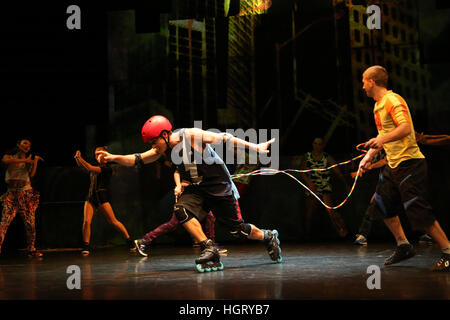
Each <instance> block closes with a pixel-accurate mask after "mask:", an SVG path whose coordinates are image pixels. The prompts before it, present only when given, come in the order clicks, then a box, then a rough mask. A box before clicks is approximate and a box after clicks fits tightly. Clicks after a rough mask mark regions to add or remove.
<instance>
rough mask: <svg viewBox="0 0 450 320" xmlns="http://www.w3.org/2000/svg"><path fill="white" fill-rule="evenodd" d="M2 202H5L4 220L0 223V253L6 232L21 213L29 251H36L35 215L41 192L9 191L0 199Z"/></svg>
mask: <svg viewBox="0 0 450 320" xmlns="http://www.w3.org/2000/svg"><path fill="white" fill-rule="evenodd" d="M0 202H3V211H2V220H1V222H0V251H1V248H2V244H3V240H4V239H5V235H6V231H7V230H8V227H9V225H10V223H11V221H13V219H14V218H15V216H16V214H17V213H19V215H20V217H21V218H22V220H23V223H24V225H25V231H26V234H27V244H28V250H29V251H34V250H36V249H35V247H34V243H35V241H36V228H35V219H34V213H35V212H36V209H37V207H38V205H39V192H37V191H35V190H25V191H7V192H6V193H5V194H3V195H2V196H1V197H0Z"/></svg>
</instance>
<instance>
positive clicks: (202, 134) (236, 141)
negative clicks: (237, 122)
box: [186, 128, 275, 153]
mask: <svg viewBox="0 0 450 320" xmlns="http://www.w3.org/2000/svg"><path fill="white" fill-rule="evenodd" d="M186 135H187V136H189V137H191V142H192V143H193V145H195V142H197V141H198V142H201V143H202V144H207V143H216V144H218V143H221V142H228V143H230V144H233V145H236V146H237V147H241V148H248V149H252V150H255V151H257V152H260V153H269V150H268V149H269V146H270V145H271V144H272V143H273V142H274V141H275V138H273V139H271V140H269V141H266V142H263V143H259V144H256V143H251V142H248V141H245V140H243V139H240V138H237V137H235V136H233V135H231V134H229V133H224V132H220V133H215V132H211V131H204V130H201V129H198V128H191V129H187V130H186Z"/></svg>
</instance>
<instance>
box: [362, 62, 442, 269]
mask: <svg viewBox="0 0 450 320" xmlns="http://www.w3.org/2000/svg"><path fill="white" fill-rule="evenodd" d="M388 78H389V75H388V73H387V71H386V69H385V68H383V67H381V66H372V67H370V68H368V69H367V70H366V71H364V73H363V79H362V81H363V89H364V91H365V92H366V94H367V96H368V97H371V98H373V99H374V100H375V107H374V110H373V112H374V117H375V123H376V126H377V129H378V136H377V137H375V138H372V139H370V140H369V141H367V142H366V143H365V147H369V148H371V149H370V150H369V151H368V152H367V154H366V156H365V157H364V158H363V159H362V160H361V162H360V164H359V167H360V168H361V170H362V171H363V172H364V171H366V170H368V169H369V166H370V164H371V160H372V158H373V157H374V155H375V154H377V153H378V152H379V151H380V150H381V148H383V149H384V150H385V152H386V159H387V162H388V163H387V164H388V165H387V166H385V167H384V169H383V171H382V173H381V174H380V179H379V181H378V184H377V187H376V192H375V195H374V200H375V203H376V205H375V206H374V209H373V215H374V216H379V217H382V218H383V219H384V222H385V224H386V225H387V227H388V228H389V230H390V231H391V232H392V234H393V235H394V237H395V239H396V241H397V248H396V250H395V252H394V254H392V256H390V257H389V258H388V259H387V260H386V261H385V264H386V265H389V264H393V263H397V262H400V261H402V260H405V259H408V258H411V257H413V256H414V255H415V252H414V248H413V246H412V245H411V244H410V243H409V242H408V240H407V238H406V236H405V233H404V231H403V228H402V226H401V224H400V219H399V218H398V214H399V213H400V212H402V211H404V212H405V213H406V216H407V217H408V219H409V221H410V223H411V226H412V228H413V229H415V230H420V229H425V230H426V231H427V233H428V234H429V235H430V236H431V237H432V238H433V239H434V240H435V241H436V242H437V243H438V245H439V246H440V248H441V250H442V257H441V259H440V260H439V261H438V262H437V263H436V264H434V265H433V266H432V267H431V268H430V270H432V271H447V272H449V271H450V266H449V265H450V243H449V241H448V238H447V236H446V234H445V232H444V231H443V230H442V228H441V226H440V225H439V222H438V221H437V220H436V218H435V217H434V215H433V212H432V208H431V205H430V204H429V203H428V201H427V200H426V199H425V194H426V191H427V190H426V189H427V188H426V186H427V164H426V160H425V157H424V156H423V154H422V152H420V149H419V147H418V145H417V142H416V138H415V132H414V125H413V121H412V118H411V114H410V112H409V108H408V105H407V103H406V102H405V100H404V99H403V98H402V97H401V96H400V95H398V94H396V93H394V92H392V90H388V89H387V83H388Z"/></svg>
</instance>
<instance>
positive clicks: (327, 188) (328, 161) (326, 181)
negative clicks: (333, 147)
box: [300, 138, 349, 239]
mask: <svg viewBox="0 0 450 320" xmlns="http://www.w3.org/2000/svg"><path fill="white" fill-rule="evenodd" d="M312 147H313V149H312V151H311V152H307V153H306V154H305V155H304V156H303V157H302V159H301V163H300V169H301V170H306V169H324V168H327V167H329V166H332V165H334V164H335V163H336V162H335V161H334V159H333V157H332V156H330V155H329V154H328V153H326V152H325V151H324V150H325V143H324V141H323V139H322V138H315V139H314V141H313V143H312ZM332 170H333V172H334V173H335V175H336V176H337V177H338V178H339V179H340V180H341V181H342V183H343V184H344V186H345V188H346V190H349V187H348V185H347V181H346V180H345V178H344V176H343V175H342V173H341V171H340V170H339V169H338V168H337V167H335V168H333V169H332ZM300 176H301V177H302V179H303V181H305V182H306V184H307V185H308V188H309V189H311V191H312V192H314V193H315V194H317V195H318V196H319V197H320V198H321V199H322V201H323V202H324V203H325V204H327V205H328V206H330V207H331V206H333V204H332V199H331V193H332V191H333V188H332V185H331V175H330V172H329V171H312V172H308V173H300ZM317 204H318V202H317V199H315V198H314V197H313V196H312V195H311V193H310V192H308V191H306V211H305V238H306V239H310V237H311V228H312V215H313V213H314V211H315V210H316V208H317ZM326 210H327V213H328V216H329V217H330V220H331V222H332V223H333V225H334V227H335V229H336V231H337V233H338V235H339V236H340V237H341V238H345V237H346V236H347V235H348V230H347V227H346V225H345V222H344V219H343V218H342V216H341V215H340V213H339V212H338V211H336V210H332V209H328V208H326Z"/></svg>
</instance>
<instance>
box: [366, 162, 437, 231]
mask: <svg viewBox="0 0 450 320" xmlns="http://www.w3.org/2000/svg"><path fill="white" fill-rule="evenodd" d="M427 183H428V182H427V163H426V160H425V159H410V160H406V161H403V162H401V163H400V164H399V165H398V167H396V168H394V169H393V168H391V167H389V166H388V165H386V166H385V167H384V169H383V171H382V172H381V173H380V178H379V180H378V184H377V187H376V191H375V195H374V205H371V206H370V213H369V214H370V216H371V218H372V219H377V218H383V219H385V218H392V217H395V216H397V215H399V214H400V213H402V212H405V213H406V216H407V217H408V219H409V222H410V223H411V227H412V228H413V229H414V230H420V229H423V228H424V227H427V226H430V225H431V224H433V223H434V221H435V220H436V218H435V216H434V214H433V209H432V207H431V205H430V204H429V202H428V201H427V200H426V197H427Z"/></svg>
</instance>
